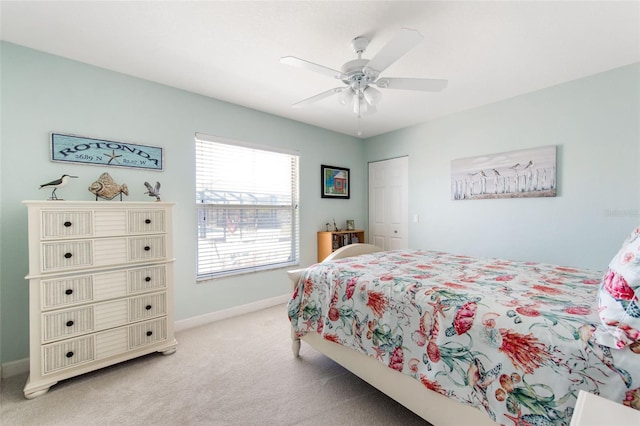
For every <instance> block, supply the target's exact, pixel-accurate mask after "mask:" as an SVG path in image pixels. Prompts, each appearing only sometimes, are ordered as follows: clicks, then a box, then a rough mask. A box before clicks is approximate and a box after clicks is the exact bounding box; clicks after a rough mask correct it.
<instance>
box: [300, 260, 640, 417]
mask: <svg viewBox="0 0 640 426" xmlns="http://www.w3.org/2000/svg"><path fill="white" fill-rule="evenodd" d="M601 277H602V273H600V272H594V271H585V270H578V269H574V268H565V267H560V266H555V265H547V264H539V263H526V262H515V261H507V260H497V259H479V258H472V257H466V256H457V255H452V254H448V253H442V252H430V251H421V250H401V251H391V252H379V253H373V254H368V255H363V256H358V257H351V258H346V259H341V260H337V261H333V262H327V263H320V264H316V265H313V266H311V267H310V268H308V269H307V271H306V272H305V274H304V275H303V276H302V278H301V279H300V281H299V283H298V286H297V287H296V289H295V291H294V294H293V296H292V299H291V300H290V302H289V306H288V313H289V318H290V320H291V324H292V326H293V328H294V330H295V332H296V333H297V335H299V336H302V335H304V334H306V333H308V332H317V333H320V334H321V335H322V336H323V337H324V338H325V339H327V340H331V341H333V342H336V343H339V344H341V345H344V346H347V347H350V348H352V349H354V350H356V351H359V352H362V353H364V354H367V355H368V356H371V357H374V358H375V359H377V360H379V361H380V362H381V363H383V364H385V365H387V366H388V367H389V368H393V369H395V370H398V371H400V372H402V373H404V374H407V375H409V376H412V377H414V378H415V379H416V380H419V381H420V382H422V383H423V384H424V386H426V387H427V388H429V389H431V390H433V391H435V392H438V393H440V394H442V395H445V396H447V397H450V398H453V399H455V400H457V401H459V402H461V403H463V404H468V405H473V406H476V407H478V408H479V409H481V410H483V411H485V412H486V413H487V414H488V415H489V416H490V417H491V418H492V419H493V420H494V421H496V422H497V423H500V424H505V425H528V424H531V425H563V424H569V422H570V419H571V415H572V413H573V406H574V404H575V401H576V398H577V395H578V391H579V390H580V389H582V390H585V391H588V392H591V393H595V394H600V395H601V396H603V397H605V398H608V399H611V400H613V401H617V402H619V403H623V404H625V405H628V406H631V407H633V408H636V409H640V347H634V346H631V347H627V348H625V349H624V350H616V349H609V348H607V347H605V346H600V345H598V344H596V343H594V341H593V339H592V336H593V333H594V332H595V330H596V329H597V328H598V327H601V326H600V321H599V319H598V315H597V312H596V306H597V305H596V293H597V290H598V287H599V284H600V280H601Z"/></svg>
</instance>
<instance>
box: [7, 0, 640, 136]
mask: <svg viewBox="0 0 640 426" xmlns="http://www.w3.org/2000/svg"><path fill="white" fill-rule="evenodd" d="M0 18H1V22H0V23H1V29H0V35H1V37H2V39H3V40H6V41H9V42H12V43H16V44H19V45H23V46H27V47H31V48H34V49H37V50H41V51H44V52H49V53H53V54H55V55H60V56H63V57H67V58H71V59H75V60H78V61H81V62H86V63H89V64H93V65H96V66H99V67H103V68H107V69H110V70H114V71H118V72H121V73H125V74H129V75H132V76H136V77H140V78H144V79H147V80H151V81H155V82H158V83H162V84H166V85H169V86H173V87H177V88H180V89H184V90H187V91H190V92H195V93H199V94H202V95H205V96H210V97H212V98H216V99H220V100H223V101H228V102H232V103H234V104H238V105H243V106H246V107H249V108H253V109H256V110H260V111H265V112H268V113H271V114H275V115H278V116H282V117H287V118H291V119H293V120H297V121H301V122H304V123H309V124H312V125H316V126H319V127H323V128H327V129H331V130H334V131H337V132H341V133H345V134H350V135H355V134H356V132H357V129H358V123H357V118H356V116H355V115H354V114H353V112H352V111H351V109H350V108H348V107H344V106H341V105H340V104H339V103H338V101H337V99H336V97H330V98H327V99H324V100H322V101H320V102H318V103H316V104H313V105H311V106H307V107H305V108H291V104H292V103H295V102H297V101H300V100H302V99H305V98H308V97H310V96H312V95H315V94H317V93H319V92H322V91H325V90H328V89H331V88H333V87H337V86H340V85H341V84H342V83H341V82H340V81H339V80H335V79H332V78H331V77H327V76H325V75H321V74H317V73H313V72H311V71H307V70H303V69H299V68H293V67H290V66H287V65H283V64H281V63H280V62H279V58H280V57H282V56H288V55H291V56H297V57H300V58H303V59H306V60H308V61H311V62H315V63H318V64H322V65H325V66H327V67H330V68H335V69H340V67H341V66H342V64H343V63H344V62H346V61H348V60H351V59H355V58H356V55H355V53H354V52H353V50H352V49H351V46H350V43H351V40H352V39H353V38H354V37H356V36H367V37H369V38H370V39H371V40H372V41H371V44H370V45H369V48H368V49H367V51H366V52H365V55H364V57H368V58H371V57H372V56H373V55H374V54H375V53H376V52H377V51H378V50H379V49H380V48H381V47H382V46H384V45H385V44H386V42H387V41H388V40H390V39H391V37H392V36H393V34H394V32H395V31H397V30H398V29H399V28H412V29H416V30H418V31H419V32H420V33H421V34H422V35H423V36H424V40H423V41H422V43H420V44H419V45H418V46H417V47H416V48H414V49H413V50H411V51H410V52H409V53H408V54H406V55H405V56H404V57H402V58H401V59H400V60H399V61H398V62H396V63H395V64H394V65H392V66H391V67H389V68H388V69H387V70H386V71H385V72H383V74H382V76H386V77H429V78H446V79H448V80H449V86H448V87H447V88H446V89H445V90H444V91H442V92H439V93H428V92H410V91H404V90H384V89H382V91H383V97H382V101H381V102H380V104H379V106H378V112H377V113H376V114H374V115H370V116H366V117H363V119H362V123H361V126H362V133H363V134H362V137H369V136H374V135H378V134H382V133H386V132H389V131H392V130H395V129H399V128H402V127H406V126H410V125H413V124H417V123H422V122H426V121H429V120H431V119H433V118H435V117H440V116H443V115H447V114H451V113H454V112H458V111H462V110H466V109H469V108H474V107H477V106H480V105H484V104H488V103H491V102H495V101H498V100H501V99H506V98H510V97H513V96H517V95H519V94H522V93H526V92H530V91H534V90H538V89H542V88H545V87H549V86H552V85H556V84H559V83H563V82H566V81H569V80H574V79H577V78H580V77H584V76H587V75H591V74H595V73H598V72H601V71H605V70H609V69H612V68H616V67H620V66H623V65H627V64H630V63H634V62H639V61H640V2H638V1H629V2H620V1H587V2H578V1H530V2H523V1H508V2H507V1H503V2H498V1H483V2H479V1H470V2H464V1H449V2H443V1H440V2H434V1H411V2H400V1H350V2H345V1H251V2H249V1H67V2H64V1H46V2H45V1H1V2H0Z"/></svg>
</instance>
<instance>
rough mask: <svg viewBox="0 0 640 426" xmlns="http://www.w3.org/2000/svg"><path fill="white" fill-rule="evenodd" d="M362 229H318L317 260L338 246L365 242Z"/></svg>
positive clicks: (322, 258) (319, 260) (321, 259)
mask: <svg viewBox="0 0 640 426" xmlns="http://www.w3.org/2000/svg"><path fill="white" fill-rule="evenodd" d="M365 242H366V241H365V240H364V231H363V230H362V229H354V230H349V231H319V232H318V262H322V261H323V260H324V259H325V258H326V257H327V256H329V255H330V254H331V253H333V252H334V251H336V250H338V249H339V248H340V247H343V246H346V245H348V244H353V243H365Z"/></svg>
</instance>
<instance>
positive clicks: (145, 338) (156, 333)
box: [129, 317, 167, 349]
mask: <svg viewBox="0 0 640 426" xmlns="http://www.w3.org/2000/svg"><path fill="white" fill-rule="evenodd" d="M166 339H167V318H166V317H165V318H158V319H157V320H154V321H147V322H143V323H140V324H135V325H132V326H130V327H129V348H130V349H135V348H139V347H141V346H145V345H149V344H151V343H155V342H159V341H161V340H166Z"/></svg>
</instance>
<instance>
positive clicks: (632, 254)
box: [596, 227, 640, 349]
mask: <svg viewBox="0 0 640 426" xmlns="http://www.w3.org/2000/svg"><path fill="white" fill-rule="evenodd" d="M598 313H599V315H600V320H601V321H602V325H603V326H604V329H605V330H606V331H605V330H601V331H600V332H596V341H597V342H598V343H600V344H601V345H605V346H609V347H611V348H620V349H621V348H624V347H626V346H628V345H630V344H632V343H634V342H637V341H640V227H638V228H636V229H635V230H634V231H633V232H632V233H631V235H630V236H629V238H627V239H626V240H625V242H624V244H622V248H620V251H618V253H617V254H616V255H615V257H614V258H613V260H611V263H609V268H608V269H607V271H606V272H605V274H604V277H603V278H602V283H601V284H600V289H599V290H598Z"/></svg>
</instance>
